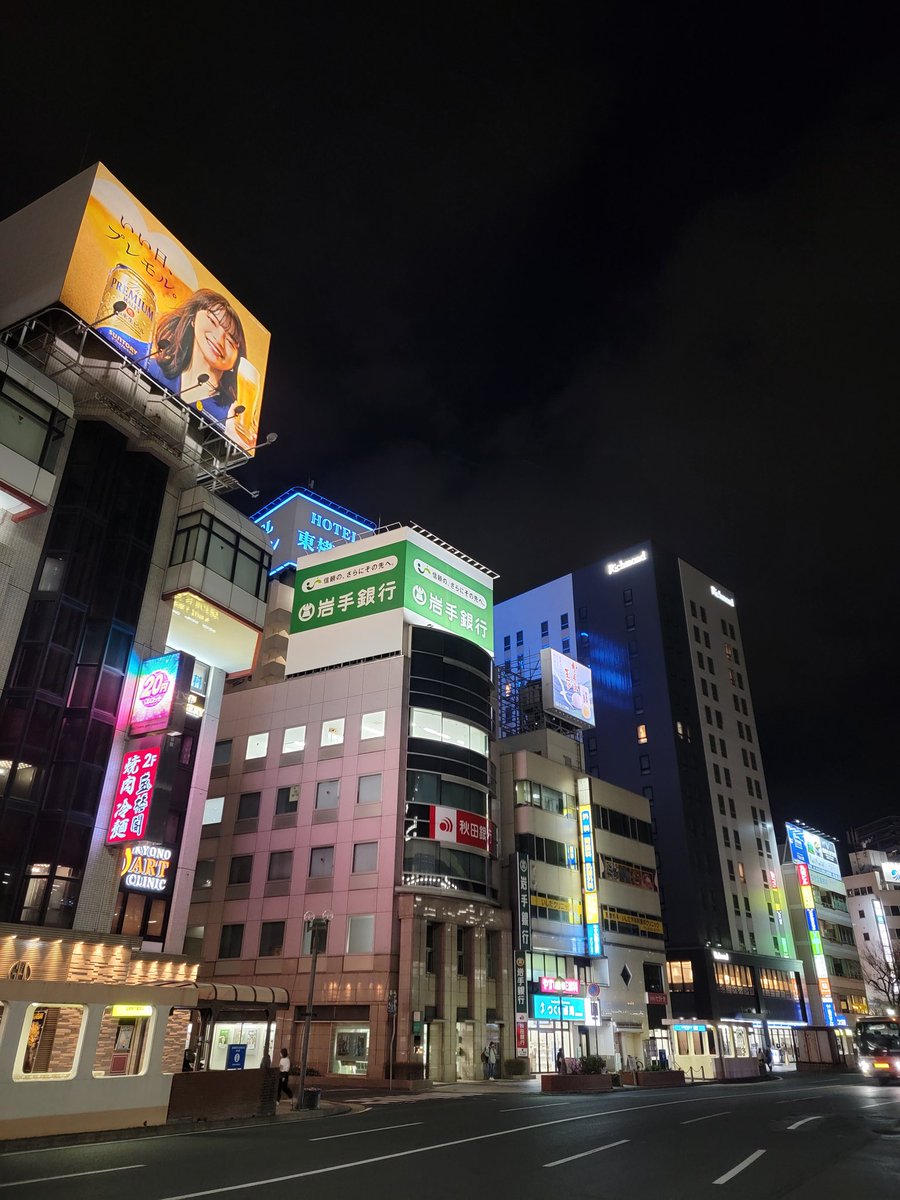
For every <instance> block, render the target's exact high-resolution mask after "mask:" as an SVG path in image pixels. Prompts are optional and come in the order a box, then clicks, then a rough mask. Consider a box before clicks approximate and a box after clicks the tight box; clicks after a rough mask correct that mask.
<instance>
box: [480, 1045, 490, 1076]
mask: <svg viewBox="0 0 900 1200" xmlns="http://www.w3.org/2000/svg"><path fill="white" fill-rule="evenodd" d="M481 1070H482V1073H483V1075H484V1077H485V1079H490V1077H491V1061H490V1057H489V1055H488V1047H487V1046H485V1048H484V1049H483V1050H482V1052H481Z"/></svg>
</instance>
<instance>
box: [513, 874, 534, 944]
mask: <svg viewBox="0 0 900 1200" xmlns="http://www.w3.org/2000/svg"><path fill="white" fill-rule="evenodd" d="M513 863H514V865H515V871H516V895H517V904H516V913H517V917H516V927H517V929H518V933H519V937H518V943H519V945H520V946H521V947H522V949H523V950H530V949H531V864H530V860H529V858H528V855H527V854H518V853H516V854H514V855H513Z"/></svg>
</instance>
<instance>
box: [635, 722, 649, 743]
mask: <svg viewBox="0 0 900 1200" xmlns="http://www.w3.org/2000/svg"><path fill="white" fill-rule="evenodd" d="M637 740H638V743H639V744H640V745H641V746H645V745H646V744H647V726H646V725H638V727H637Z"/></svg>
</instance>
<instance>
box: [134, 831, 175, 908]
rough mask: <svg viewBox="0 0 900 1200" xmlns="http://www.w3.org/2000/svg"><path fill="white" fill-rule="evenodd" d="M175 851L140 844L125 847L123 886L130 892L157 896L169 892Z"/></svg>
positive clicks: (143, 843)
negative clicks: (148, 893) (149, 893)
mask: <svg viewBox="0 0 900 1200" xmlns="http://www.w3.org/2000/svg"><path fill="white" fill-rule="evenodd" d="M174 853H175V852H174V851H173V850H172V848H171V847H170V846H158V845H155V844H152V843H150V842H138V843H136V844H135V845H129V846H126V847H125V850H124V853H123V855H122V870H121V872H120V875H121V877H122V886H123V887H124V888H125V890H126V891H129V892H152V893H153V894H154V895H156V896H160V895H163V894H165V893H167V892H168V891H169V887H170V885H171V883H172V880H173V878H174V875H173V874H172V873H171V867H172V859H173V857H174Z"/></svg>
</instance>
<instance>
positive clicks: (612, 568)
mask: <svg viewBox="0 0 900 1200" xmlns="http://www.w3.org/2000/svg"><path fill="white" fill-rule="evenodd" d="M649 557H650V555H649V554H648V553H647V551H646V550H642V551H641V552H640V554H635V555H633V556H632V557H631V558H620V559H618V560H617V561H616V562H608V563H607V564H606V573H607V575H618V573H619V572H620V571H627V570H628V568H629V567H636V566H637V565H638V563H642V562H646V561H647V559H648V558H649Z"/></svg>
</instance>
